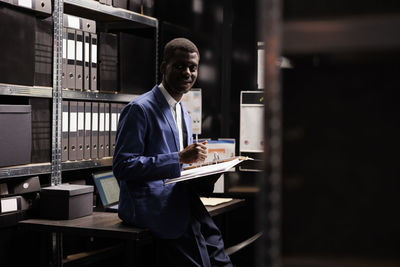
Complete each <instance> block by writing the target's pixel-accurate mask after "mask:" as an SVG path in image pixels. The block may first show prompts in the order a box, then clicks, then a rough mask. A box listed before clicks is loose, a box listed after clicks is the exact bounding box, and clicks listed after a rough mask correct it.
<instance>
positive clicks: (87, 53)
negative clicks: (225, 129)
mask: <svg viewBox="0 0 400 267" xmlns="http://www.w3.org/2000/svg"><path fill="white" fill-rule="evenodd" d="M89 50H90V44H89V43H86V42H85V62H89Z"/></svg>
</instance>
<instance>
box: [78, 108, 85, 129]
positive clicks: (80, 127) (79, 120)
mask: <svg viewBox="0 0 400 267" xmlns="http://www.w3.org/2000/svg"><path fill="white" fill-rule="evenodd" d="M83 119H84V114H83V112H78V131H80V130H83V129H84V128H83V126H84V121H83Z"/></svg>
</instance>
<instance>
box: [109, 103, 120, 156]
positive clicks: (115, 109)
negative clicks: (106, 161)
mask: <svg viewBox="0 0 400 267" xmlns="http://www.w3.org/2000/svg"><path fill="white" fill-rule="evenodd" d="M118 105H119V104H116V103H111V104H110V107H111V108H110V109H111V129H110V156H112V155H114V150H115V137H116V134H117V125H118V115H119V111H118V109H119V106H118Z"/></svg>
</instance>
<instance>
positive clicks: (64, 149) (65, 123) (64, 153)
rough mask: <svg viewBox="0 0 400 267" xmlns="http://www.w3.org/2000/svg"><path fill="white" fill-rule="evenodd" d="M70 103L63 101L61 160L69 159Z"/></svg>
mask: <svg viewBox="0 0 400 267" xmlns="http://www.w3.org/2000/svg"><path fill="white" fill-rule="evenodd" d="M68 132H69V103H68V101H65V100H63V101H62V133H61V160H62V161H67V160H68V148H69V144H68Z"/></svg>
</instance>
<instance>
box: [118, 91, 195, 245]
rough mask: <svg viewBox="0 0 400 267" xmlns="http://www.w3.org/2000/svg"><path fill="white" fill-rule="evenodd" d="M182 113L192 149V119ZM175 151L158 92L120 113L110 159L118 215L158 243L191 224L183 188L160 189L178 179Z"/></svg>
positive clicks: (173, 131)
mask: <svg viewBox="0 0 400 267" xmlns="http://www.w3.org/2000/svg"><path fill="white" fill-rule="evenodd" d="M182 111H183V113H184V122H185V125H186V129H187V133H188V134H187V136H188V140H187V143H188V144H191V143H193V138H192V130H191V129H192V127H191V121H190V117H189V114H188V113H187V111H186V110H185V109H184V107H183V105H182ZM178 147H179V140H178V130H177V128H176V125H175V121H174V119H173V117H172V113H171V110H170V107H169V105H168V103H167V101H166V99H165V97H164V95H163V94H162V92H161V91H160V89H159V88H158V86H155V87H154V88H153V89H152V90H151V91H149V92H147V93H145V94H143V95H141V96H140V97H138V98H136V99H134V100H133V101H132V102H130V103H129V104H128V105H127V106H125V108H124V109H123V110H122V112H121V116H120V120H119V124H118V129H117V136H116V142H115V152H114V158H113V172H114V175H115V176H116V177H117V179H118V180H119V181H120V188H121V192H120V200H119V210H118V214H119V217H120V218H121V219H122V220H123V221H124V222H126V223H129V224H133V225H135V226H138V227H145V228H149V229H150V230H151V231H152V232H153V233H154V234H155V235H156V236H158V237H160V238H178V237H179V236H180V235H181V234H183V232H184V231H185V229H186V227H187V225H188V223H189V219H190V208H189V207H190V203H189V201H190V200H189V199H190V198H189V194H190V193H189V192H188V190H187V188H186V185H185V184H184V183H176V184H175V183H174V184H168V185H164V181H166V180H167V179H169V178H174V177H179V176H180V173H181V167H182V166H181V164H179V157H178Z"/></svg>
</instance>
